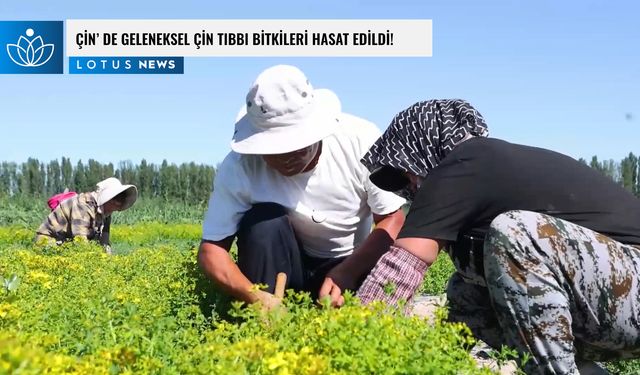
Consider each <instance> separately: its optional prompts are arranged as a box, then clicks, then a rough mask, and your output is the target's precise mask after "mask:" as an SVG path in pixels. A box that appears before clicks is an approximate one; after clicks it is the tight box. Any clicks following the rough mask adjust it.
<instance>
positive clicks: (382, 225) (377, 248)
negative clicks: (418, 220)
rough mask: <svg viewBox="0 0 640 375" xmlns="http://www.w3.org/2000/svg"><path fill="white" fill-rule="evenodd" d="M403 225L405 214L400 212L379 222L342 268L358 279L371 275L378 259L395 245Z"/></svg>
mask: <svg viewBox="0 0 640 375" xmlns="http://www.w3.org/2000/svg"><path fill="white" fill-rule="evenodd" d="M403 223H404V214H403V213H402V212H401V211H400V210H399V211H396V212H395V213H393V214H391V215H388V216H386V217H384V218H382V219H381V220H379V221H378V224H377V225H376V227H375V229H374V230H373V231H372V232H371V233H370V234H369V236H368V237H367V239H366V240H365V241H364V243H362V245H360V246H359V247H358V248H357V249H356V250H355V251H354V252H353V254H352V255H351V256H349V257H348V258H347V259H345V261H344V262H342V263H341V265H340V267H343V269H344V270H347V271H348V272H349V274H351V275H353V276H354V278H356V279H360V278H361V277H363V276H364V275H366V274H367V273H369V271H371V269H372V268H373V266H375V264H376V263H377V262H378V259H380V257H381V256H382V255H384V254H385V253H386V252H387V251H389V247H390V246H391V245H393V242H394V240H395V238H396V237H397V236H398V233H399V232H400V229H401V228H402V224H403Z"/></svg>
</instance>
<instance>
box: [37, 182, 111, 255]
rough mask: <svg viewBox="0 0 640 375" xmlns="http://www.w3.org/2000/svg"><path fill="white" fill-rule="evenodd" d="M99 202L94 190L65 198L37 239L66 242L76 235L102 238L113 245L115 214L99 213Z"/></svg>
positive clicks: (38, 231) (101, 240) (91, 238)
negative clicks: (111, 232)
mask: <svg viewBox="0 0 640 375" xmlns="http://www.w3.org/2000/svg"><path fill="white" fill-rule="evenodd" d="M98 211H99V210H98V204H97V203H96V197H95V194H94V193H93V192H90V193H81V194H78V195H77V196H75V197H73V198H69V199H66V200H64V201H63V202H62V203H60V205H59V206H58V207H56V209H55V210H53V211H51V213H50V214H49V216H47V218H46V219H45V220H44V222H43V223H42V225H40V227H39V228H38V230H37V231H36V239H35V240H36V242H40V241H46V242H49V243H52V242H64V241H69V240H73V238H74V237H83V238H86V239H88V240H97V241H100V243H101V244H102V245H108V244H109V228H110V227H111V216H109V217H107V218H105V217H104V215H103V214H102V213H100V212H98Z"/></svg>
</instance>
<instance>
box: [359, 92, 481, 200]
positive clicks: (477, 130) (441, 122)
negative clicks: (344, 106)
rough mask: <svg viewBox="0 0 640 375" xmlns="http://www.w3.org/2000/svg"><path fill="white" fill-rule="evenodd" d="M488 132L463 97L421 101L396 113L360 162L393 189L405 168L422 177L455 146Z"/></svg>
mask: <svg viewBox="0 0 640 375" xmlns="http://www.w3.org/2000/svg"><path fill="white" fill-rule="evenodd" d="M488 134H489V131H488V129H487V124H486V123H485V122H484V119H483V118H482V115H481V114H480V113H479V112H478V111H476V109H475V108H473V107H472V106H471V104H469V103H467V102H466V101H464V100H461V99H446V100H427V101H422V102H418V103H415V104H414V105H412V106H410V107H409V108H407V109H405V110H404V111H402V112H400V113H398V114H397V115H396V117H395V118H394V119H393V121H391V124H390V125H389V128H387V130H386V131H385V132H384V134H383V135H382V136H381V137H380V138H379V139H378V140H377V141H376V143H374V144H373V146H371V148H370V149H369V152H367V153H366V154H365V155H364V157H363V158H362V160H361V162H362V163H363V164H364V165H365V166H366V167H367V168H368V169H369V171H371V172H372V174H371V177H370V178H371V181H372V182H374V183H375V184H376V185H378V186H379V187H380V188H382V189H384V190H389V191H396V190H399V189H402V188H403V187H404V186H406V184H407V182H408V180H407V178H406V177H404V172H410V173H413V174H415V175H416V176H420V177H423V178H424V177H426V176H427V175H428V174H429V171H431V169H433V168H435V167H436V166H437V165H438V164H439V163H440V161H441V160H442V159H444V158H445V156H447V154H448V153H449V152H451V150H453V149H454V147H455V146H457V145H458V144H460V143H461V142H463V141H464V140H466V139H468V138H469V137H486V136H487V135H488Z"/></svg>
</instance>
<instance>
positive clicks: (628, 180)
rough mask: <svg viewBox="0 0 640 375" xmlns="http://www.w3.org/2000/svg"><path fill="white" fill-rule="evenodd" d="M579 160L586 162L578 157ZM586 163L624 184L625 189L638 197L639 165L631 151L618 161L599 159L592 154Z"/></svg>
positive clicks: (639, 183)
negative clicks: (589, 160)
mask: <svg viewBox="0 0 640 375" xmlns="http://www.w3.org/2000/svg"><path fill="white" fill-rule="evenodd" d="M580 161H581V162H583V163H585V164H587V161H586V160H584V159H580ZM588 164H589V165H590V166H591V168H594V169H596V170H598V171H600V172H602V173H604V174H605V175H607V176H609V177H610V178H611V179H612V180H614V181H616V182H617V183H619V184H620V185H622V186H624V188H625V189H627V190H629V191H630V192H632V193H633V194H635V195H636V196H637V197H640V178H639V175H640V165H639V162H638V157H637V156H636V155H634V154H633V153H629V155H628V156H627V157H625V158H624V159H622V161H620V162H616V161H614V160H603V161H599V160H598V158H597V157H596V156H594V157H592V158H591V162H589V163H588Z"/></svg>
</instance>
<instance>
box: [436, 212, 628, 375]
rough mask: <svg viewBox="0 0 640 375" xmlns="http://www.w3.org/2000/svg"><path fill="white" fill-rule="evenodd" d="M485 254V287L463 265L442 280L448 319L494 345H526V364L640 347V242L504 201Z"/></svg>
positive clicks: (563, 362) (569, 364)
mask: <svg viewBox="0 0 640 375" xmlns="http://www.w3.org/2000/svg"><path fill="white" fill-rule="evenodd" d="M454 262H455V259H454ZM483 264H484V274H485V278H484V280H485V281H486V287H485V286H482V285H480V284H482V283H478V282H473V281H471V282H470V280H473V277H472V275H468V273H469V269H468V268H466V269H463V270H459V271H460V272H457V273H456V274H454V276H453V277H452V278H451V280H450V281H449V286H448V290H447V296H448V299H449V304H450V319H451V320H453V321H462V322H465V323H467V324H468V325H469V326H470V328H471V329H472V331H473V332H474V334H475V335H476V336H477V337H478V338H480V339H482V340H483V341H485V342H486V343H487V344H489V345H490V346H492V347H494V348H499V347H500V346H501V345H502V344H505V345H508V346H510V347H513V348H516V349H517V350H518V351H520V352H521V353H530V355H531V359H530V360H529V362H528V363H527V365H526V366H525V371H526V372H527V373H529V374H538V373H540V374H578V370H577V367H576V361H577V360H578V361H580V360H582V359H586V360H608V359H614V358H633V357H640V286H639V284H638V283H639V277H640V249H638V248H636V247H633V246H630V245H624V244H621V243H619V242H616V241H614V240H612V239H610V238H608V237H605V236H603V235H601V234H599V233H596V232H594V231H591V230H589V229H586V228H584V227H581V226H578V225H575V224H572V223H569V222H567V221H564V220H560V219H557V218H553V217H550V216H547V215H542V214H537V213H533V212H527V211H510V212H507V213H504V214H502V215H500V216H498V217H497V218H496V219H495V220H494V221H493V222H492V223H491V227H490V231H489V233H488V235H487V238H486V240H485V244H484V255H483ZM465 273H466V275H465ZM469 276H471V278H469ZM476 280H477V278H476ZM488 301H491V304H489V302H488Z"/></svg>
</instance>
